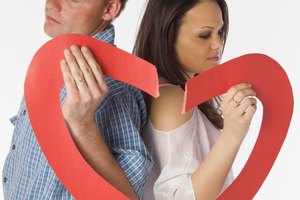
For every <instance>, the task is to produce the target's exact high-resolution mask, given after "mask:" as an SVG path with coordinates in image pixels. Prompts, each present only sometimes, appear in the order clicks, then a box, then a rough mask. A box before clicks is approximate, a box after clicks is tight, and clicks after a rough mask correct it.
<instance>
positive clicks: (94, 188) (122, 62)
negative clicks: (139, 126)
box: [24, 34, 159, 200]
mask: <svg viewBox="0 0 300 200" xmlns="http://www.w3.org/2000/svg"><path fill="white" fill-rule="evenodd" d="M72 44H77V45H79V46H87V47H89V48H90V49H91V51H92V52H93V54H94V56H95V58H96V59H97V61H98V62H99V64H100V66H101V67H102V70H103V73H104V74H105V75H107V76H110V77H112V78H115V79H118V80H120V81H123V82H126V83H128V84H131V85H133V86H135V87H137V88H140V89H141V90H143V91H145V92H147V93H149V94H151V95H152V96H154V97H157V96H158V95H159V92H158V76H157V72H156V68H155V67H154V66H153V65H152V64H150V63H148V62H146V61H144V60H142V59H140V58H138V57H136V56H133V55H131V54H129V53H127V52H125V51H123V50H121V49H118V48H116V47H113V46H112V45H109V44H107V43H104V42H101V41H99V40H96V39H93V38H91V37H88V36H84V35H77V34H69V35H62V36H60V37H57V38H55V39H52V40H50V41H49V42H47V43H46V44H44V45H43V46H42V47H41V48H40V49H39V50H38V51H37V52H36V54H35V55H34V57H33V59H32V61H31V63H30V66H29V69H28V71H27V76H26V79H25V86H24V87H25V88H24V90H25V91H24V96H25V100H26V104H27V109H28V114H29V118H30V122H31V125H32V128H33V130H34V133H35V135H36V138H37V140H38V142H39V144H40V146H41V149H42V151H43V153H44V155H45V157H46V158H47V160H48V162H49V164H50V165H51V167H52V169H53V170H54V172H55V174H56V175H57V177H58V178H59V179H60V181H61V182H62V183H63V185H64V186H65V187H66V188H67V189H68V191H69V192H70V193H71V194H72V195H73V196H74V197H75V198H76V199H89V200H90V199H128V198H127V197H126V196H125V195H123V194H122V193H121V192H120V191H118V190H117V189H115V188H114V187H113V186H111V185H110V184H109V183H107V182H106V181H105V180H104V179H103V178H102V177H101V176H100V175H98V174H97V173H96V172H95V171H94V170H93V169H92V168H91V167H90V165H89V164H88V163H87V162H86V161H85V160H84V159H83V157H82V156H81V154H80V152H79V151H78V149H77V148H76V146H75V144H74V143H73V140H72V138H71V136H70V134H69V132H68V128H67V126H66V124H65V121H64V118H63V115H62V110H61V105H60V90H61V88H62V86H63V84H64V81H63V78H62V74H61V71H60V60H61V59H63V58H64V56H63V50H64V49H66V48H69V47H70V46H71V45H72Z"/></svg>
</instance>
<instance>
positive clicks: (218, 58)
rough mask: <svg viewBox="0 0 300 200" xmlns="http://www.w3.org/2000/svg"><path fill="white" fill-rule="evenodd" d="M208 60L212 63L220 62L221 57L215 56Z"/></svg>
mask: <svg viewBox="0 0 300 200" xmlns="http://www.w3.org/2000/svg"><path fill="white" fill-rule="evenodd" d="M207 60H209V61H211V62H219V60H220V57H219V56H214V57H210V58H207Z"/></svg>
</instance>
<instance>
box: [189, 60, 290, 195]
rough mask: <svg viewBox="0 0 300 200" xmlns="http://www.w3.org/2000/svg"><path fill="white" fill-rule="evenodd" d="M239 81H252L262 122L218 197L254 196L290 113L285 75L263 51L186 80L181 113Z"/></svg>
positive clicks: (274, 152) (268, 169)
mask: <svg viewBox="0 0 300 200" xmlns="http://www.w3.org/2000/svg"><path fill="white" fill-rule="evenodd" d="M212 83H215V84H212ZM239 83H251V84H252V87H253V89H254V90H255V91H256V93H257V98H258V99H259V100H260V101H261V103H262V105H263V118H262V124H261V128H260V131H259V135H258V138H257V141H256V143H255V146H254V148H253V150H252V152H251V155H250V156H249V158H248V160H247V162H246V164H245V166H244V168H243V169H242V171H241V172H240V174H239V175H238V176H237V177H236V179H235V180H234V182H233V183H232V184H231V185H230V186H229V187H228V188H227V189H226V190H225V191H224V192H223V193H222V194H221V195H220V196H219V197H218V200H231V199H243V200H248V199H249V200H250V199H253V197H254V196H255V194H256V193H257V191H258V190H259V188H260V187H261V185H262V184H263V182H264V180H265V178H266V177H267V175H268V173H269V171H270V170H271V168H272V166H273V164H274V162H275V160H276V157H277V155H278V153H279V151H280V149H281V146H282V144H283V142H284V140H285V138H286V135H287V132H288V129H289V126H290V122H291V118H292V114H293V105H294V100H293V91H292V87H291V84H290V81H289V79H288V76H287V74H286V73H285V71H284V70H283V68H282V67H281V66H280V65H279V64H278V63H277V62H276V61H275V60H273V59H272V58H270V57H268V56H266V55H263V54H247V55H244V56H241V57H238V58H235V59H233V60H230V61H228V62H226V63H224V64H221V65H219V66H216V67H214V68H212V69H210V70H208V71H206V72H204V73H201V74H200V75H198V76H197V77H194V78H193V79H191V80H189V81H187V83H186V90H185V91H186V92H185V103H184V106H183V112H185V111H187V110H189V109H191V108H193V107H195V106H197V105H198V104H200V103H202V102H205V101H207V100H209V99H211V98H213V97H215V96H218V95H220V94H224V93H225V92H226V91H227V90H228V89H229V88H230V87H231V86H233V85H236V84H239ZM199 88H200V89H201V92H199Z"/></svg>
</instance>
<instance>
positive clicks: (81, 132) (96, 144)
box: [69, 122, 138, 199]
mask: <svg viewBox="0 0 300 200" xmlns="http://www.w3.org/2000/svg"><path fill="white" fill-rule="evenodd" d="M70 129H71V128H69V130H70ZM70 131H71V134H72V138H73V140H74V142H75V144H76V146H77V148H78V149H79V151H80V153H81V155H82V156H83V158H84V159H85V160H86V161H87V162H88V163H89V165H90V166H91V167H92V168H93V169H94V170H95V171H96V172H97V173H98V174H99V175H101V176H102V177H103V178H104V179H105V180H106V181H108V182H109V183H110V184H111V185H113V186H114V187H115V188H117V189H118V190H119V191H121V192H122V193H124V194H125V195H126V196H128V197H129V198H130V199H138V197H137V194H136V193H135V191H134V189H133V187H132V186H131V184H130V182H129V180H128V178H127V177H126V175H125V174H124V172H123V170H122V168H121V167H120V166H119V164H118V163H117V161H116V160H115V159H114V157H113V156H112V154H111V152H110V151H109V148H108V146H107V145H106V143H105V141H104V139H103V137H102V134H101V133H100V130H99V128H98V126H97V124H96V122H94V123H91V124H85V125H84V126H80V127H76V128H73V129H72V130H70Z"/></svg>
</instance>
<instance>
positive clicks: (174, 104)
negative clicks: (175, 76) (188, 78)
mask: <svg viewBox="0 0 300 200" xmlns="http://www.w3.org/2000/svg"><path fill="white" fill-rule="evenodd" d="M183 97H184V90H183V89H181V88H180V86H175V85H170V86H165V87H161V88H160V96H159V97H158V98H157V99H152V100H151V109H150V120H151V122H152V124H153V126H154V127H155V128H156V129H158V130H161V131H171V130H173V129H175V128H178V127H179V126H181V125H182V124H184V123H186V122H187V121H188V120H189V119H190V118H191V117H192V114H193V111H192V110H191V111H189V112H187V113H185V114H181V111H182V105H183Z"/></svg>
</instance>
